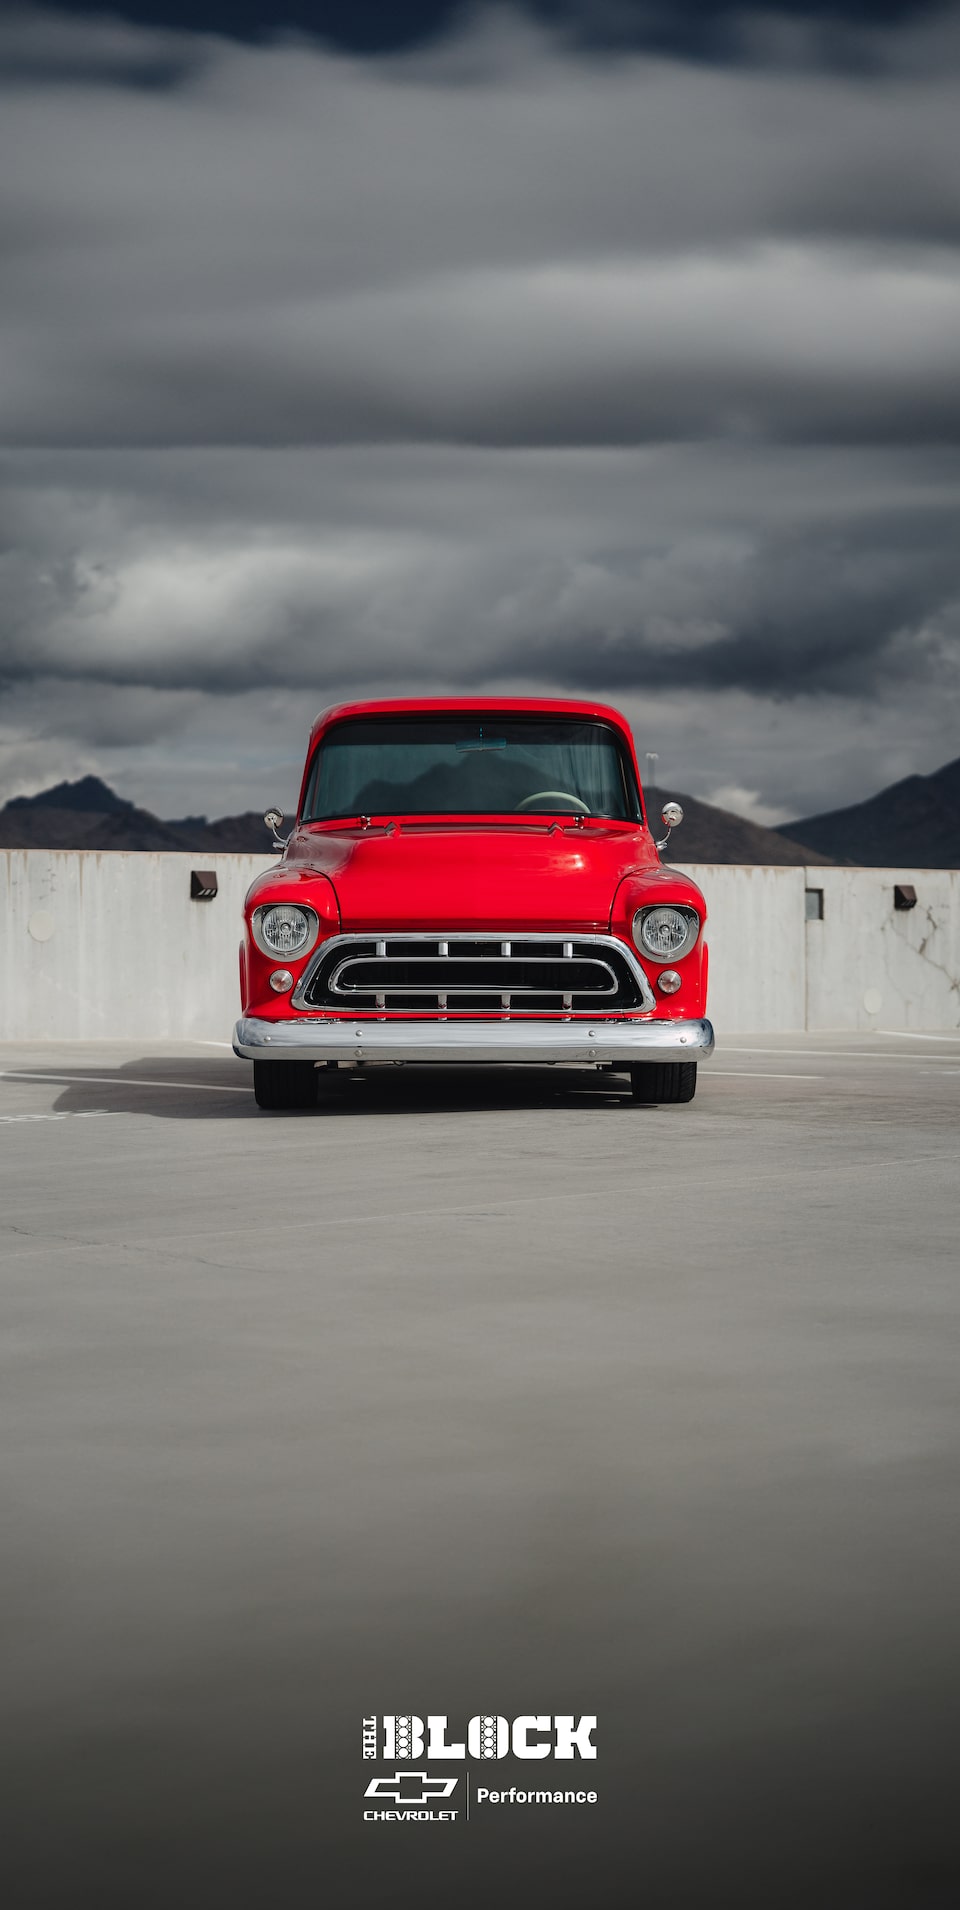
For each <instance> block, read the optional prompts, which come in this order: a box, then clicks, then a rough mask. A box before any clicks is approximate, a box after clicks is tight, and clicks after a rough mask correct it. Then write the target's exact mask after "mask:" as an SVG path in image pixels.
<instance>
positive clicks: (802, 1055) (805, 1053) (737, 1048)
mask: <svg viewBox="0 0 960 1910" xmlns="http://www.w3.org/2000/svg"><path fill="white" fill-rule="evenodd" d="M723 1052H724V1054H756V1055H765V1054H768V1055H773V1056H778V1057H781V1058H782V1057H783V1056H784V1055H795V1056H796V1058H797V1060H798V1061H807V1060H809V1058H810V1056H811V1055H814V1056H815V1057H816V1059H817V1060H818V1061H897V1062H899V1061H924V1062H927V1061H955V1060H956V1055H952V1054H871V1053H870V1051H869V1049H868V1048H745V1047H743V1046H742V1045H741V1044H740V1043H739V1042H735V1041H725V1042H724V1043H723Z"/></svg>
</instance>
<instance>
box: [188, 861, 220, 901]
mask: <svg viewBox="0 0 960 1910" xmlns="http://www.w3.org/2000/svg"><path fill="white" fill-rule="evenodd" d="M216 893H217V872H216V869H191V871H190V900H191V902H212V901H213V898H214V896H215V895H216Z"/></svg>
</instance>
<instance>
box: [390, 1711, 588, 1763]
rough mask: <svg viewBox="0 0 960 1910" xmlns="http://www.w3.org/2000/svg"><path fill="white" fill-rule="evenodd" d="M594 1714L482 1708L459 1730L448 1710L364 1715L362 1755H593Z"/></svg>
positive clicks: (565, 1757) (567, 1757)
mask: <svg viewBox="0 0 960 1910" xmlns="http://www.w3.org/2000/svg"><path fill="white" fill-rule="evenodd" d="M596 1728H597V1720H596V1718H595V1717H582V1718H576V1717H573V1716H572V1715H569V1714H560V1715H558V1716H556V1717H553V1716H550V1715H549V1714H541V1713H532V1712H524V1713H521V1715H520V1716H519V1717H516V1718H505V1717H502V1716H500V1715H499V1714H498V1713H480V1714H479V1715H478V1716H477V1717H475V1718H470V1719H469V1720H468V1723H467V1727H466V1730H465V1731H464V1732H463V1734H462V1735H459V1734H458V1733H457V1732H455V1731H454V1732H451V1730H450V1726H449V1720H448V1719H447V1717H446V1716H440V1715H436V1716H430V1717H426V1718H418V1717H416V1716H414V1715H413V1714H412V1713H411V1714H407V1715H406V1716H404V1717H392V1716H389V1717H382V1718H364V1721H363V1755H364V1757H365V1758H376V1757H381V1758H382V1759H383V1761H384V1763H387V1764H393V1763H395V1762H402V1761H403V1759H404V1758H423V1759H425V1760H426V1761H427V1762H428V1763H431V1764H432V1763H435V1762H436V1761H437V1760H438V1759H443V1758H455V1759H458V1760H459V1761H460V1762H461V1763H464V1762H466V1760H467V1759H468V1758H476V1759H484V1758H506V1757H515V1758H532V1759H537V1760H539V1759H541V1758H559V1759H562V1760H565V1761H569V1760H570V1759H571V1758H595V1757H596V1755H597V1747H596V1744H595V1743H594V1737H593V1734H594V1732H595V1731H596Z"/></svg>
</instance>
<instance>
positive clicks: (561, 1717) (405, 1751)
mask: <svg viewBox="0 0 960 1910" xmlns="http://www.w3.org/2000/svg"><path fill="white" fill-rule="evenodd" d="M596 1729H597V1720H596V1717H594V1716H589V1717H575V1716H574V1715H573V1713H572V1712H557V1713H551V1712H533V1711H530V1712H526V1711H525V1712H521V1713H520V1714H519V1715H518V1716H517V1717H515V1718H507V1717H504V1716H503V1714H502V1713H501V1712H499V1711H480V1712H478V1713H477V1715H476V1716H475V1717H472V1718H468V1719H467V1720H466V1722H465V1723H464V1722H463V1721H462V1720H461V1721H459V1722H458V1723H457V1724H454V1725H451V1722H450V1719H449V1718H448V1717H447V1716H446V1714H445V1713H439V1712H438V1713H433V1712H431V1713H430V1714H429V1715H425V1716H423V1717H418V1716H417V1714H416V1713H415V1712H412V1711H407V1712H404V1713H403V1714H402V1715H399V1714H397V1715H395V1714H394V1713H393V1712H390V1713H385V1714H383V1715H379V1716H377V1715H371V1716H369V1717H366V1718H364V1719H363V1725H362V1752H363V1756H364V1758H365V1759H369V1760H371V1761H377V1760H380V1761H382V1762H383V1763H384V1764H385V1765H386V1766H387V1770H386V1771H385V1772H384V1773H383V1774H382V1775H378V1776H374V1775H373V1774H372V1773H370V1774H369V1782H368V1783H367V1787H366V1790H365V1791H364V1812H363V1815H364V1821H365V1822H366V1823H368V1824H378V1825H396V1824H447V1825H449V1824H455V1823H458V1822H459V1823H462V1824H464V1825H466V1824H470V1823H471V1821H473V1819H475V1818H476V1816H477V1814H478V1812H479V1813H481V1814H482V1815H484V1816H488V1815H489V1814H490V1810H491V1809H497V1810H499V1809H500V1808H501V1807H504V1808H506V1809H508V1810H512V1809H514V1808H515V1807H517V1806H526V1805H534V1806H541V1805H544V1806H550V1807H553V1806H556V1805H558V1804H559V1805H570V1804H577V1805H581V1804H582V1805H593V1804H596V1802H597V1791H596V1790H595V1789H593V1788H589V1789H588V1788H587V1786H588V1785H590V1786H592V1785H593V1784H594V1782H595V1780H594V1779H593V1777H592V1774H591V1775H590V1776H589V1777H588V1776H586V1774H581V1773H579V1772H577V1771H576V1770H571V1768H570V1767H571V1765H572V1764H573V1763H574V1762H575V1761H576V1762H579V1761H580V1760H581V1759H586V1760H588V1761H593V1760H595V1759H596V1755H597V1745H596V1736H595V1733H596ZM513 1759H521V1760H524V1761H526V1762H527V1763H530V1762H532V1763H534V1764H535V1765H536V1767H537V1768H536V1770H531V1771H529V1772H527V1773H523V1772H519V1773H518V1772H513V1771H511V1770H509V1768H508V1769H504V1770H499V1771H498V1769H497V1768H496V1767H497V1764H498V1762H501V1761H503V1760H513ZM454 1762H456V1763H460V1764H462V1765H463V1767H464V1768H463V1772H462V1777H463V1791H462V1794H461V1795H460V1796H458V1798H457V1806H458V1808H456V1809H454V1808H452V1807H451V1799H452V1797H453V1793H454V1791H455V1790H456V1789H457V1786H458V1785H459V1783H460V1774H454V1775H453V1776H452V1777H446V1776H444V1775H443V1774H442V1772H441V1773H439V1774H438V1772H437V1770H436V1768H435V1767H436V1765H437V1764H441V1765H442V1764H444V1763H445V1764H446V1766H447V1769H448V1770H449V1767H450V1764H451V1763H454ZM411 1765H412V1766H414V1767H415V1768H413V1769H411V1768H410V1767H411ZM471 1765H476V1766H479V1767H480V1768H479V1769H477V1771H476V1774H475V1775H474V1774H473V1773H472V1771H471ZM429 1766H433V1767H434V1768H432V1769H430V1768H428V1767H429ZM557 1766H559V1769H558V1768H557ZM511 1778H519V1779H520V1782H519V1783H518V1782H513V1783H511V1782H510V1779H511ZM524 1780H525V1781H524ZM578 1786H580V1787H581V1788H578ZM461 1805H462V1812H461V1809H460V1808H459V1807H460V1806H461ZM471 1805H472V1806H473V1819H472V1818H471Z"/></svg>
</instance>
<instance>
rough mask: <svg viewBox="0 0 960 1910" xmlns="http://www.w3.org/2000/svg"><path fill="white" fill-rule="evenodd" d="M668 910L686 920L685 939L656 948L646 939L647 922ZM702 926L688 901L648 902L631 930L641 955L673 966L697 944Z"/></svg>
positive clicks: (637, 913) (640, 910) (636, 915)
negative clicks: (666, 946) (667, 946)
mask: <svg viewBox="0 0 960 1910" xmlns="http://www.w3.org/2000/svg"><path fill="white" fill-rule="evenodd" d="M667 910H669V912H670V913H671V914H672V915H680V916H682V917H683V919H684V921H685V922H686V934H685V935H684V938H683V941H682V942H677V943H676V944H675V945H674V947H673V948H654V947H653V946H652V945H651V943H650V942H648V941H647V939H646V934H645V930H646V927H647V923H648V921H649V920H650V917H651V916H652V915H661V914H663V913H664V912H666V911H667ZM700 928H701V921H700V916H699V915H698V913H697V911H696V909H695V908H691V906H690V904H689V903H688V902H648V903H646V904H645V905H644V907H643V908H640V909H638V910H637V912H636V914H635V915H634V918H633V922H632V924H631V930H630V932H631V934H632V936H633V939H634V942H635V943H636V946H637V948H638V949H639V950H640V953H641V955H646V956H647V958H648V959H649V960H650V961H652V962H663V963H664V964H665V965H666V966H669V967H672V965H673V963H674V962H679V961H682V960H683V957H684V956H685V955H689V953H690V950H691V949H692V948H693V947H694V946H695V944H696V941H697V937H698V936H699V934H700Z"/></svg>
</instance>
